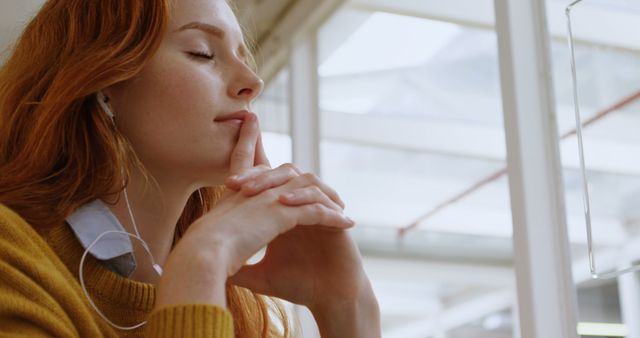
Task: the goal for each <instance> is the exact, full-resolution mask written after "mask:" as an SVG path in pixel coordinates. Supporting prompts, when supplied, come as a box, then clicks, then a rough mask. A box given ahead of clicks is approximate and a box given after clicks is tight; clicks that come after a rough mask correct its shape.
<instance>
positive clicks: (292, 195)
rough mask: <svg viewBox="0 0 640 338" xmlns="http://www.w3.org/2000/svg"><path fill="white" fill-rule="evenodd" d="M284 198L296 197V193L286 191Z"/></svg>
mask: <svg viewBox="0 0 640 338" xmlns="http://www.w3.org/2000/svg"><path fill="white" fill-rule="evenodd" d="M284 198H286V199H288V200H292V199H294V198H296V194H294V193H292V192H290V193H286V194H285V195H284Z"/></svg>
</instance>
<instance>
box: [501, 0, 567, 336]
mask: <svg viewBox="0 0 640 338" xmlns="http://www.w3.org/2000/svg"><path fill="white" fill-rule="evenodd" d="M495 11H496V28H497V32H498V45H499V48H498V49H499V60H500V73H501V74H500V75H501V85H502V86H501V87H502V99H503V112H504V119H505V129H506V141H507V163H508V173H509V186H510V192H511V209H512V215H513V246H514V262H515V264H514V266H515V271H516V281H517V290H518V307H519V309H518V312H519V316H520V318H519V319H520V332H521V336H522V337H523V338H534V337H540V338H541V337H545V338H546V337H558V338H576V337H577V332H576V325H577V302H576V292H575V287H574V285H573V280H572V277H571V258H570V255H569V240H568V235H567V226H566V217H565V210H564V191H563V185H562V178H561V166H560V156H559V149H558V129H557V125H556V116H555V102H554V97H553V85H552V79H551V74H552V72H551V60H550V55H549V48H550V47H549V36H548V32H547V22H546V12H545V3H544V2H543V1H538V0H496V1H495Z"/></svg>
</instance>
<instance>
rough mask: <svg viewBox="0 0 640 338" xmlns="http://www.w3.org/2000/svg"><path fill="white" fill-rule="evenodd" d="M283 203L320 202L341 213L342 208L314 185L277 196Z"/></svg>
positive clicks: (291, 204)
mask: <svg viewBox="0 0 640 338" xmlns="http://www.w3.org/2000/svg"><path fill="white" fill-rule="evenodd" d="M278 201H280V202H281V203H283V204H286V205H289V206H298V205H303V204H312V203H321V204H322V205H324V206H326V207H327V208H330V209H333V210H336V211H338V212H340V213H342V208H341V207H340V206H339V205H337V204H336V203H335V202H334V201H332V200H331V199H330V198H329V197H327V195H326V194H325V193H324V192H323V191H322V190H320V188H318V187H317V186H315V185H311V186H308V187H305V188H298V189H295V190H293V191H290V192H288V193H285V194H282V195H280V197H279V198H278Z"/></svg>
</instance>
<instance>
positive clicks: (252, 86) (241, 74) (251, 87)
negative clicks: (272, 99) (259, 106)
mask: <svg viewBox="0 0 640 338" xmlns="http://www.w3.org/2000/svg"><path fill="white" fill-rule="evenodd" d="M263 88H264V81H262V79H261V78H260V77H258V75H257V74H256V73H255V72H254V71H253V70H252V69H251V68H250V67H249V66H248V65H247V64H245V63H244V62H238V67H237V70H236V72H235V76H234V79H233V81H232V83H231V85H230V86H229V96H231V97H232V98H235V99H239V100H243V101H246V102H249V103H250V102H251V101H253V100H254V99H255V98H256V97H258V95H260V93H261V92H262V89H263Z"/></svg>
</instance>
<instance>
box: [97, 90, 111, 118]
mask: <svg viewBox="0 0 640 338" xmlns="http://www.w3.org/2000/svg"><path fill="white" fill-rule="evenodd" d="M97 95H98V104H99V105H100V107H102V110H104V112H105V114H107V116H109V117H110V118H111V119H112V120H113V117H114V115H113V111H111V108H109V105H108V104H107V98H106V97H105V96H104V94H103V93H102V91H99V92H98V94H97Z"/></svg>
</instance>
